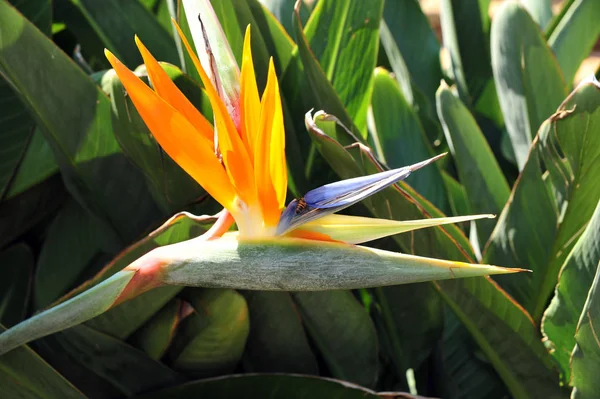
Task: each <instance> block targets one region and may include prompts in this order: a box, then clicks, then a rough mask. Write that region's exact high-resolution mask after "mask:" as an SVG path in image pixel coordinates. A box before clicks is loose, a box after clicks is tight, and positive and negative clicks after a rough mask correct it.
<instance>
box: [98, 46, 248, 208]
mask: <svg viewBox="0 0 600 399" xmlns="http://www.w3.org/2000/svg"><path fill="white" fill-rule="evenodd" d="M105 54H106V58H107V59H108V61H109V62H110V64H111V65H112V66H113V68H114V70H115V72H116V73H117V75H118V76H119V79H121V82H122V83H123V86H124V87H125V89H126V90H127V93H128V94H129V97H130V98H131V101H133V104H134V105H135V108H136V109H137V111H138V112H139V113H140V116H141V117H142V119H143V120H144V122H145V123H146V125H147V126H148V129H150V131H151V132H152V134H153V135H154V137H155V138H156V141H158V143H159V144H160V146H161V147H162V148H163V149H164V150H165V152H166V153H167V154H169V156H170V157H171V158H173V160H174V161H175V162H177V164H178V165H179V166H181V167H182V168H183V170H185V171H186V172H187V173H188V174H189V175H190V176H192V178H194V180H196V181H197V182H198V183H199V184H200V185H201V186H202V187H204V189H205V190H206V191H207V192H208V193H209V194H210V195H211V196H212V197H213V198H214V199H215V200H217V201H218V202H219V203H220V204H221V205H223V206H224V207H225V208H227V209H228V210H229V211H230V212H231V213H232V214H233V215H234V216H235V213H236V210H237V209H236V208H235V206H234V205H235V196H236V194H235V191H234V188H233V186H232V185H231V183H230V182H229V179H228V178H227V174H226V173H225V170H223V166H222V165H221V164H220V162H219V161H218V159H217V157H216V156H215V154H214V152H213V147H212V143H211V142H210V141H209V140H208V139H207V138H206V137H205V136H203V135H202V134H201V133H200V132H199V131H198V130H196V128H195V127H194V125H192V124H191V123H190V122H189V121H188V119H187V118H185V117H184V116H183V115H182V114H181V113H179V111H177V110H176V109H175V108H173V107H171V106H170V105H169V104H168V103H167V102H166V101H165V100H163V99H162V98H160V97H159V96H158V94H156V93H155V92H154V91H153V90H152V89H150V87H148V86H147V85H146V84H145V83H144V82H142V81H141V80H140V79H139V78H138V77H137V76H135V74H134V73H133V72H131V71H130V70H129V69H128V68H127V67H126V66H125V65H123V64H122V63H121V61H119V60H118V59H117V58H116V57H115V56H114V55H113V54H112V53H111V52H110V51H108V50H105Z"/></svg>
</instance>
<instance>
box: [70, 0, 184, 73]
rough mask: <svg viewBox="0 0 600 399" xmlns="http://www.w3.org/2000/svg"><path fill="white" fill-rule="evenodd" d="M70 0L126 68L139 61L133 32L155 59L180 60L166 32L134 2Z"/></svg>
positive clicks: (139, 62) (177, 61)
mask: <svg viewBox="0 0 600 399" xmlns="http://www.w3.org/2000/svg"><path fill="white" fill-rule="evenodd" d="M71 1H72V2H73V4H75V5H76V6H77V7H79V9H80V10H81V12H82V14H83V15H84V16H85V18H86V19H87V20H88V22H89V24H90V25H91V26H92V27H93V29H94V30H95V33H96V34H97V35H98V36H99V37H100V39H101V40H102V42H103V43H104V45H105V46H106V47H107V48H108V49H109V50H111V51H112V52H113V53H114V54H115V55H116V56H117V57H118V58H119V59H120V60H121V61H123V63H124V64H125V65H127V66H128V67H130V68H135V67H137V66H138V65H140V64H142V57H141V55H140V53H139V52H138V51H137V47H136V45H135V43H134V41H133V37H134V35H137V36H139V38H140V40H141V41H142V42H143V43H144V44H145V45H146V47H148V49H149V50H150V52H151V53H152V54H153V55H154V56H155V57H156V58H157V59H158V60H160V61H166V62H170V63H171V64H177V63H179V57H178V55H177V49H176V48H175V42H174V41H173V38H172V37H171V35H170V34H169V32H168V31H167V30H165V29H164V28H163V27H162V26H161V25H160V24H159V22H158V21H157V20H156V18H155V17H154V16H153V15H152V14H151V13H150V12H148V10H146V9H145V8H144V7H143V6H142V5H141V4H140V3H138V2H137V1H120V0H106V1H102V2H98V1H94V0H71Z"/></svg>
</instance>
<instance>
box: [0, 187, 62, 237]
mask: <svg viewBox="0 0 600 399" xmlns="http://www.w3.org/2000/svg"><path fill="white" fill-rule="evenodd" d="M67 196H68V195H67V193H66V191H65V187H64V185H63V182H62V180H61V179H60V176H53V177H51V178H49V179H47V180H46V181H44V182H42V183H40V184H37V185H35V186H33V187H31V188H30V189H28V190H26V191H25V192H23V193H21V194H19V195H17V196H15V197H13V198H11V199H8V200H4V201H2V202H0V204H1V206H0V247H3V246H5V245H6V244H8V243H10V242H11V241H13V240H14V239H16V238H17V237H19V236H20V235H21V234H23V233H25V232H26V231H27V230H29V229H30V228H32V227H33V226H35V225H36V224H38V223H39V222H41V221H43V220H44V219H46V218H47V217H48V216H49V215H52V214H54V213H55V212H56V211H57V210H58V208H60V206H61V205H62V204H63V202H64V201H65V199H66V198H67Z"/></svg>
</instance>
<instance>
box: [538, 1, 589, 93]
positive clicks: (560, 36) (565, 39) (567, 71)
mask: <svg viewBox="0 0 600 399" xmlns="http://www.w3.org/2000/svg"><path fill="white" fill-rule="evenodd" d="M598 15H600V2H599V1H594V0H578V1H573V2H572V3H571V4H569V6H568V9H567V10H566V12H565V14H564V15H563V17H562V18H561V19H560V22H559V23H558V25H557V26H556V28H555V29H554V30H553V31H552V34H551V35H550V37H549V38H548V44H549V45H550V48H552V51H554V54H556V59H557V60H558V64H559V65H560V67H561V69H562V71H563V74H564V76H565V80H566V81H567V83H569V84H570V83H571V82H572V81H573V78H574V77H575V73H576V72H577V69H579V66H580V65H581V62H582V61H583V60H584V59H585V58H586V57H587V56H588V55H589V53H590V51H591V50H592V48H593V47H594V44H596V42H598V38H600V24H599V23H598V18H597V16H598Z"/></svg>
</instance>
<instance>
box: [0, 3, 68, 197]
mask: <svg viewBox="0 0 600 399" xmlns="http://www.w3.org/2000/svg"><path fill="white" fill-rule="evenodd" d="M11 3H12V4H13V5H14V6H15V7H16V8H17V10H19V11H20V12H21V13H22V14H23V15H24V16H25V17H27V18H29V20H30V21H31V22H32V23H34V24H35V25H36V26H37V27H38V28H39V29H40V30H41V31H42V32H43V33H44V34H46V35H49V34H50V25H51V23H52V5H51V2H50V0H33V1H12V2H11ZM0 103H1V104H2V115H3V117H2V118H1V119H0V160H1V161H0V200H1V199H4V198H10V197H12V196H15V195H16V194H18V193H20V192H22V191H24V190H25V189H27V188H28V187H30V186H31V185H33V184H34V183H37V182H39V181H41V180H43V178H44V177H48V176H49V175H50V174H52V173H54V172H56V169H57V168H56V163H54V162H53V161H54V159H53V158H52V157H50V158H49V159H47V161H48V163H47V164H46V162H44V161H46V160H45V159H44V158H42V157H39V159H31V158H29V159H28V161H29V167H31V166H32V164H33V165H36V166H38V168H37V169H34V170H33V171H32V170H30V171H29V172H32V173H24V172H23V171H22V170H21V167H22V165H23V164H24V163H25V158H24V157H25V155H26V154H27V153H28V152H30V150H29V147H31V144H32V143H33V137H34V136H36V141H39V138H40V132H39V131H37V129H36V125H35V120H34V119H33V118H32V117H31V116H30V114H29V112H28V110H27V108H26V105H25V104H23V103H22V102H21V101H20V100H19V97H18V95H17V93H16V92H15V90H14V88H13V87H11V86H10V84H9V82H8V81H6V79H5V78H4V77H3V76H1V75H0ZM38 149H40V148H39V147H38ZM41 150H42V151H43V147H42V148H41ZM36 155H37V156H39V155H42V153H37V152H36ZM17 178H19V179H21V180H30V182H29V183H30V184H27V185H25V186H24V187H23V186H22V187H20V188H18V189H15V187H14V185H15V183H16V180H17ZM31 180H33V181H31Z"/></svg>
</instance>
